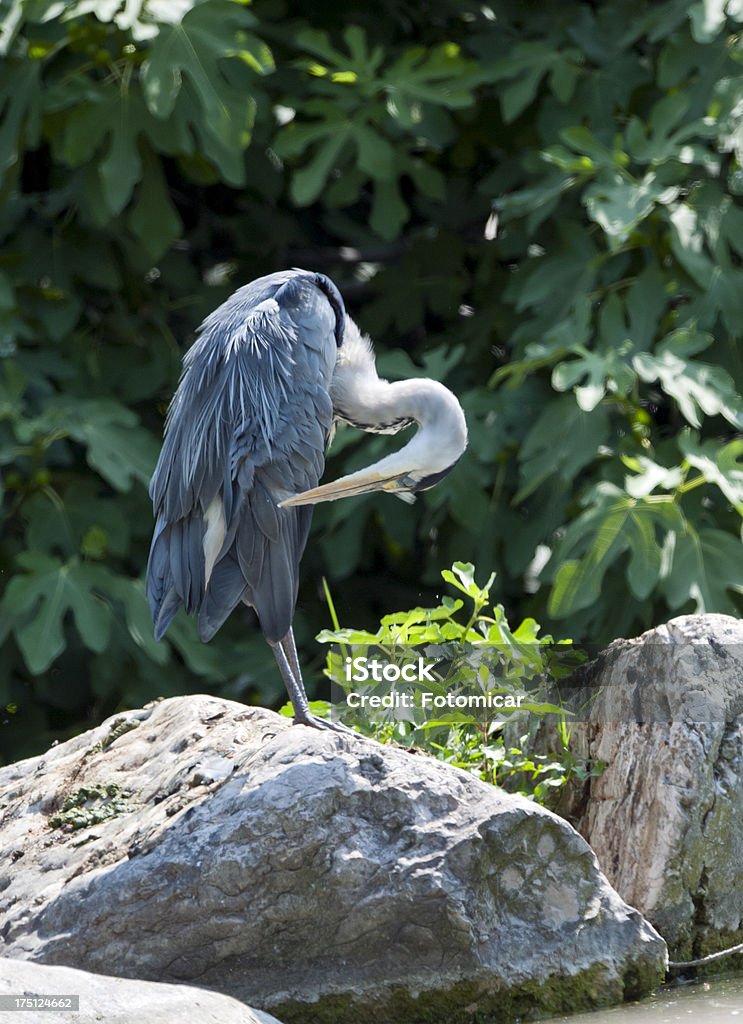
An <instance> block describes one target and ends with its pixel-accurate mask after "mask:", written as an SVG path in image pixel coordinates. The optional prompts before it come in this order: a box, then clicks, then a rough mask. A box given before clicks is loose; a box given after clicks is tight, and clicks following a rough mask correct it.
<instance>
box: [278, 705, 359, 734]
mask: <svg viewBox="0 0 743 1024" xmlns="http://www.w3.org/2000/svg"><path fill="white" fill-rule="evenodd" d="M294 724H295V725H308V726H309V727H310V728H311V729H320V730H324V731H326V732H327V731H330V732H339V733H341V734H342V735H344V736H359V735H360V733H358V732H356V731H355V730H354V729H349V727H348V726H347V725H343V723H342V722H331V721H329V720H328V719H327V718H318V716H317V715H313V714H312V712H310V711H305V712H304V714H295V716H294Z"/></svg>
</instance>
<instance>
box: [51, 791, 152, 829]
mask: <svg viewBox="0 0 743 1024" xmlns="http://www.w3.org/2000/svg"><path fill="white" fill-rule="evenodd" d="M131 796H132V795H131V793H128V792H127V791H126V790H125V789H122V788H121V786H119V785H118V784H117V783H116V782H109V783H106V784H101V783H93V784H92V785H90V786H82V787H81V788H80V789H78V790H77V791H76V792H75V793H71V794H70V796H68V797H66V798H65V800H64V803H63V804H62V809H61V810H60V811H58V812H57V813H56V814H53V815H52V816H51V818H50V819H49V827H50V828H59V829H62V831H64V832H77V831H78V830H79V829H82V828H90V827H91V826H93V825H99V824H100V823H101V822H102V821H108V819H109V818H116V817H118V815H120V814H126V812H127V811H129V810H131Z"/></svg>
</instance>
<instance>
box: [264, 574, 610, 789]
mask: <svg viewBox="0 0 743 1024" xmlns="http://www.w3.org/2000/svg"><path fill="white" fill-rule="evenodd" d="M441 575H442V577H443V579H444V580H445V581H446V582H447V583H449V584H450V585H451V586H453V587H454V588H455V589H456V590H458V591H459V592H460V593H461V594H463V595H465V597H466V599H467V605H466V610H465V611H464V612H463V609H465V601H463V600H462V598H457V599H453V598H451V597H443V598H442V601H441V604H440V605H439V606H438V607H436V608H413V609H411V610H410V611H406V612H396V613H395V614H392V615H385V616H384V617H383V618H382V620H381V624H380V626H379V629H378V630H377V631H376V632H375V633H370V632H368V631H366V630H357V629H349V628H341V626H340V624H339V622H338V618H337V614H336V610H335V607H334V605H333V602H332V600H331V598H330V592H329V590H326V593H327V598H328V604H329V607H330V610H331V615H332V617H333V621H334V628H333V629H332V630H327V629H326V630H323V632H321V633H320V634H319V636H318V637H317V639H318V641H320V643H330V644H333V645H334V649H333V650H332V651H330V652H329V653H328V655H327V660H326V675H327V676H328V678H329V679H330V680H331V682H332V683H334V684H335V686H336V687H338V688H339V691H340V692H339V694H338V697H339V699H338V700H337V701H336V703H335V704H330V703H329V702H325V701H313V705H312V706H313V710H314V711H315V712H316V713H317V714H320V715H324V716H330V717H332V718H333V719H334V720H341V721H344V722H347V723H349V724H352V725H353V726H355V727H356V728H357V729H358V730H359V731H360V732H362V733H364V734H366V735H368V736H371V737H373V738H374V739H377V740H379V741H380V742H383V743H384V742H387V743H389V742H394V743H398V744H400V745H402V746H406V747H416V748H419V749H422V750H425V751H427V752H428V753H429V754H432V755H433V756H435V757H437V758H439V759H440V760H442V761H446V762H448V763H450V764H454V765H456V766H457V767H460V768H465V769H467V770H469V771H472V772H474V773H475V774H477V775H478V776H479V777H480V778H481V779H483V780H485V781H486V782H490V783H492V784H494V785H500V786H504V787H505V788H508V789H510V790H515V791H517V792H520V793H522V794H523V795H525V796H531V797H533V798H534V799H535V800H537V801H538V802H540V803H544V804H550V805H553V804H554V803H556V800H557V797H558V795H559V790H560V789H561V787H563V786H564V785H565V784H566V783H567V782H569V781H570V780H571V779H578V780H579V781H584V780H585V778H586V777H587V776H588V775H589V774H598V773H599V772H600V771H601V766H600V765H592V764H589V763H588V762H586V761H585V760H584V759H581V758H578V757H575V756H574V755H573V754H572V753H571V751H570V727H569V719H568V715H569V714H570V712H566V711H565V710H564V709H563V708H562V707H560V706H556V705H555V704H554V703H550V702H549V701H546V700H544V699H540V696H539V695H540V693H544V692H548V691H549V690H550V687H551V686H552V684H553V683H554V682H555V681H556V680H557V679H560V678H562V677H563V676H565V675H566V674H567V673H568V672H569V671H570V669H571V668H572V667H574V666H575V665H576V664H578V663H580V661H581V660H582V658H581V655H580V652H573V649H572V647H570V645H569V644H567V646H560V647H556V646H555V644H554V641H553V638H552V637H551V636H544V637H539V635H538V634H539V627H538V626H537V624H536V623H535V622H534V620H533V619H526V620H524V621H523V622H522V623H521V625H520V626H519V627H518V629H515V630H513V631H512V630H511V629H510V627H509V625H508V622H507V620H506V617H505V614H504V611H503V606H502V605H491V603H490V588H491V586H492V584H493V581H494V578H495V577H494V575H491V576H490V579H489V580H488V582H487V583H486V584H485V586H483V587H480V586H478V584H477V583H476V582H475V568H474V566H473V565H471V564H470V563H464V562H455V563H454V565H453V566H452V568H451V569H450V570H449V569H445V570H444V571H443V572H442V573H441ZM460 613H462V614H460ZM563 643H564V642H563ZM336 648H337V649H336ZM566 655H567V656H566ZM421 656H424V657H425V660H426V661H427V662H428V661H429V660H430V659H431V658H432V657H435V656H439V659H440V663H439V664H437V666H436V669H435V678H436V681H435V682H433V683H431V682H429V681H427V680H426V681H424V682H421V683H419V684H418V683H415V682H413V683H409V682H392V683H390V682H388V681H387V680H386V678H381V679H379V680H377V681H373V682H363V683H362V684H361V685H360V684H359V682H358V681H354V680H353V678H352V674H351V672H350V665H351V664H352V663H353V661H354V660H355V659H369V658H370V657H371V658H373V659H375V660H377V661H378V664H379V666H382V665H385V666H394V668H395V669H397V670H399V669H400V668H402V667H403V666H414V665H415V663H416V661H417V660H418V658H419V657H421ZM349 659H351V661H350V662H349ZM364 664H367V662H365V663H364ZM347 666H348V667H349V668H348V669H347ZM422 691H427V692H429V693H431V694H433V695H434V697H435V698H441V699H442V700H443V699H445V698H446V697H447V696H448V695H450V696H452V697H456V696H457V695H462V696H467V695H490V696H496V695H497V696H499V697H500V698H501V701H502V703H504V704H505V707H506V710H497V709H496V708H494V707H489V708H486V709H483V711H479V710H477V711H474V710H472V709H470V708H467V709H466V710H461V709H456V710H445V711H435V710H434V711H433V712H432V711H431V710H430V709H428V708H424V707H423V706H422V703H421V700H420V695H421V692H422ZM351 693H355V694H356V695H357V696H360V697H363V698H369V697H374V698H376V699H377V701H378V703H379V704H381V702H382V700H383V698H384V697H385V696H388V695H391V696H392V703H391V705H390V706H388V707H385V706H378V707H377V708H376V709H370V708H364V710H363V711H362V712H358V711H353V710H349V707H348V705H346V706H344V701H343V698H344V697H345V696H346V695H348V694H351ZM401 694H406V695H408V696H406V698H405V703H404V705H403V703H402V702H401V701H400V696H401ZM509 707H511V710H508V708H509ZM282 710H283V712H284V714H286V715H288V716H291V715H292V714H293V709H292V707H291V705H290V704H287V705H285V707H284V708H283V709H282ZM545 715H551V716H554V717H553V718H552V719H551V721H552V722H553V723H554V725H555V729H554V732H555V735H556V736H557V737H558V739H559V741H560V750H559V752H558V753H557V754H538V753H535V752H534V751H533V748H532V744H531V742H530V740H531V738H532V736H530V733H531V734H532V735H533V733H534V731H535V729H536V727H537V726H538V725H539V723H540V721H541V720H542V719H543V718H544V716H545ZM525 727H526V731H525V732H522V730H523V729H524V728H525ZM514 736H519V742H518V745H514V742H513V737H514Z"/></svg>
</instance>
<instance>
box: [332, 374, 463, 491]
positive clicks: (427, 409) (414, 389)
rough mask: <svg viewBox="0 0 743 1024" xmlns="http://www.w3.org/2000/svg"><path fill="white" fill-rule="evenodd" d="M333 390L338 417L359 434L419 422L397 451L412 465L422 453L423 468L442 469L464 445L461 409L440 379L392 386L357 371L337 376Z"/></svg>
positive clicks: (455, 456) (455, 459) (422, 379)
mask: <svg viewBox="0 0 743 1024" xmlns="http://www.w3.org/2000/svg"><path fill="white" fill-rule="evenodd" d="M372 366H373V364H372ZM332 392H333V405H334V408H335V410H336V415H337V416H338V418H339V419H342V420H345V421H346V422H348V423H352V424H353V425H354V426H357V427H360V428H361V429H362V430H370V431H373V432H375V433H390V434H392V433H396V432H397V431H398V430H400V429H401V428H402V427H405V426H408V425H409V424H411V423H417V424H418V425H419V427H420V429H419V430H418V432H417V433H416V434H415V436H414V437H413V438H412V439H411V440H410V441H409V442H408V444H407V445H406V446H405V447H404V448H403V449H402V450H401V451H400V452H398V453H396V457H399V456H403V460H405V459H408V460H410V458H411V456H412V459H413V464H415V463H416V462H417V456H418V455H419V453H423V452H425V462H426V465H429V466H435V464H439V463H440V467H441V469H445V468H448V467H449V466H451V465H452V464H453V463H454V462H456V461H457V459H458V458H459V456H460V455H461V454H462V452H463V451H464V449H465V447H466V444H467V426H466V423H465V419H464V413H463V412H462V407H461V406H460V404H459V402H458V401H457V399H456V398H455V396H454V395H453V394H452V393H451V391H449V390H448V388H445V387H444V385H443V384H440V383H439V382H438V381H435V380H428V379H427V378H416V379H414V380H401V381H395V382H392V383H390V382H389V381H386V380H381V379H380V378H379V377H377V375H376V372H373V373H369V372H368V371H367V372H358V371H357V372H350V373H347V374H343V373H340V374H338V375H337V376H336V378H334V380H333V386H332ZM403 453H404V455H403ZM431 471H432V472H433V471H434V469H432V470H431Z"/></svg>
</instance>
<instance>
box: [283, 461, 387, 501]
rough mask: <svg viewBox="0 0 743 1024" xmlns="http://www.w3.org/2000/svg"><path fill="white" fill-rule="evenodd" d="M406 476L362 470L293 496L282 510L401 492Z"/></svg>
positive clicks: (286, 499)
mask: <svg viewBox="0 0 743 1024" xmlns="http://www.w3.org/2000/svg"><path fill="white" fill-rule="evenodd" d="M403 475H404V474H399V473H398V474H395V475H394V476H385V475H384V474H383V473H378V472H376V471H374V470H372V471H370V470H367V469H361V470H359V472H358V473H350V474H349V475H348V476H344V477H341V479H340V480H335V481H333V483H330V484H321V485H320V486H319V487H313V488H311V489H310V490H309V491H302V493H301V494H293V495H292V496H291V497H290V498H285V499H284V501H280V502H279V506H280V507H281V508H291V507H293V506H295V505H317V504H319V503H320V502H321V501H337V500H338V498H352V497H354V495H356V494H370V493H371V492H372V491H392V492H393V493H394V492H395V491H400V481H401V480H402V477H403Z"/></svg>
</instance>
